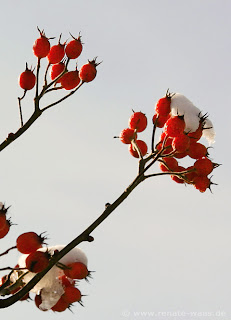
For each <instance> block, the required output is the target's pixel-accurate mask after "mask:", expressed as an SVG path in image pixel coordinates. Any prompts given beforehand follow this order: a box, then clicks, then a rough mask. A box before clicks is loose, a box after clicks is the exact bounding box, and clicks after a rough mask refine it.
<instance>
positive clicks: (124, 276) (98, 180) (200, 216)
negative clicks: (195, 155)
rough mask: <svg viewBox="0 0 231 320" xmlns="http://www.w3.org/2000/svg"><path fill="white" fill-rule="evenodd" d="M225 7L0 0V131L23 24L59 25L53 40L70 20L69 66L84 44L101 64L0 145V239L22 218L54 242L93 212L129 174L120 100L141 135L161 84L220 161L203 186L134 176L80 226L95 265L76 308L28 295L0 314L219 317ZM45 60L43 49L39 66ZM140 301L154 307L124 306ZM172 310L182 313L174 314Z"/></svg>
mask: <svg viewBox="0 0 231 320" xmlns="http://www.w3.org/2000/svg"><path fill="white" fill-rule="evenodd" d="M230 10H231V2H230V1H229V0H216V1H214V0H193V1H191V0H190V1H187V0H162V1H157V0H144V1H137V0H117V1H110V0H109V1H106V0H98V1H89V0H81V1H73V0H71V1H66V2H63V1H59V0H56V1H53V0H49V1H44V0H41V1H29V0H28V1H26V0H21V1H20V3H19V2H18V1H12V0H8V1H5V2H4V3H3V4H2V6H1V12H0V16H1V19H0V34H1V59H0V65H1V77H0V86H1V109H0V112H1V113H0V139H1V141H3V140H4V139H5V138H6V136H7V135H8V133H9V132H14V131H16V130H17V129H18V127H19V125H20V120H19V114H18V104H17V97H18V96H21V95H22V90H21V89H20V88H19V86H18V82H17V81H18V76H19V74H20V73H21V72H22V71H24V69H25V63H26V62H28V64H29V65H33V66H35V65H36V59H35V57H34V56H33V53H32V45H33V43H34V41H35V39H36V38H37V37H38V31H37V30H36V26H39V27H40V28H41V29H45V32H46V35H47V36H48V37H52V36H56V37H57V38H58V36H59V34H60V33H63V36H62V39H63V40H66V39H67V38H68V37H70V36H69V32H71V33H72V34H73V35H76V36H77V35H78V33H79V31H81V34H82V40H83V42H84V50H83V53H82V55H81V57H80V58H79V65H82V64H84V63H86V61H87V59H92V58H94V57H95V56H98V61H101V60H103V63H102V64H101V65H99V67H98V74H97V77H96V79H95V80H94V81H93V82H91V83H89V84H86V85H84V86H83V87H82V88H81V90H80V91H79V92H78V93H77V94H76V95H74V96H72V97H71V98H70V99H69V100H67V101H65V102H64V103H63V104H62V105H59V106H57V107H55V108H54V109H53V110H49V111H47V112H46V113H44V115H43V116H42V117H41V118H40V119H39V120H38V121H37V122H36V123H35V124H34V125H33V126H32V127H31V128H30V130H28V131H27V132H26V133H25V134H24V135H23V136H21V137H20V139H18V140H17V141H15V142H14V143H13V144H11V145H10V146H9V147H8V148H7V149H5V150H4V151H2V153H1V157H0V165H1V171H0V177H1V187H0V194H1V198H0V201H4V202H5V203H6V205H12V206H11V208H10V216H11V217H12V221H13V222H14V223H16V224H17V225H16V226H12V228H11V231H10V233H9V234H8V236H7V237H6V238H4V239H2V240H1V251H3V250H5V249H7V248H8V247H10V246H12V245H14V243H15V239H16V237H17V236H18V235H19V234H20V233H22V232H26V231H32V230H33V231H35V232H38V233H41V232H43V231H47V233H48V234H49V245H55V244H66V243H68V242H69V241H70V240H72V239H73V238H74V237H75V236H76V235H78V234H79V233H80V232H82V231H83V230H84V229H85V228H86V227H87V226H88V225H89V224H90V223H91V222H93V220H94V219H95V218H96V217H97V216H98V215H99V214H100V213H101V212H102V211H103V209H104V205H105V203H107V202H113V201H114V200H115V199H116V198H117V197H118V196H119V195H120V194H121V193H122V192H123V190H124V189H125V188H126V187H127V186H128V185H129V184H130V182H131V181H132V180H133V179H134V177H135V175H136V172H137V160H135V158H132V157H131V156H130V155H129V153H128V152H127V146H125V145H123V144H122V143H120V141H119V140H116V139H113V136H115V135H119V133H120V131H121V130H122V129H123V128H125V127H127V120H128V118H129V117H130V115H131V109H135V110H137V111H140V110H141V111H143V112H144V113H146V115H147V116H148V118H149V126H148V129H147V130H146V131H145V132H144V133H143V134H140V138H141V139H144V140H145V141H146V142H147V143H148V144H149V145H150V140H151V130H152V125H151V118H152V116H153V113H154V106H155V103H156V101H157V100H158V99H159V98H161V97H162V96H164V94H165V92H166V90H167V88H170V91H171V92H180V93H182V94H184V95H185V96H186V97H188V98H189V99H190V100H191V101H192V102H193V103H194V104H195V105H196V106H197V107H199V108H200V109H202V110H203V112H204V113H205V112H208V113H209V114H210V119H211V120H212V121H213V123H214V127H215V130H216V133H217V136H216V143H215V145H214V149H212V150H211V157H212V159H214V161H215V162H218V163H222V166H221V167H219V168H218V169H216V170H215V171H214V176H213V181H214V182H216V183H218V186H214V187H213V188H212V189H213V194H211V193H210V192H209V191H207V192H206V193H204V194H201V193H200V192H199V191H197V190H195V189H194V188H193V187H191V186H187V187H184V186H183V185H177V184H176V183H174V182H173V181H171V179H170V178H169V177H158V178H156V179H152V180H149V181H146V182H144V183H143V184H141V185H140V186H139V187H138V188H137V189H136V190H135V191H134V192H133V193H132V194H131V195H130V197H129V198H128V199H127V200H126V201H125V202H124V203H123V204H122V205H121V206H120V207H119V208H118V209H117V210H116V211H115V212H114V213H113V214H112V215H111V217H109V218H108V219H107V220H106V221H105V222H104V223H103V224H102V225H101V226H100V227H99V228H97V229H96V230H95V232H93V234H92V235H93V236H94V238H95V241H94V242H93V243H87V244H86V243H84V244H81V245H80V247H81V248H82V249H83V250H84V251H85V253H86V254H87V256H88V259H89V269H90V270H95V271H96V272H95V273H94V275H93V279H92V280H91V281H90V284H85V283H83V284H80V290H81V291H82V293H83V294H86V295H87V296H86V297H83V303H84V306H85V307H84V308H83V307H81V306H80V305H75V306H74V308H73V312H74V313H71V312H69V311H65V313H60V314H58V313H57V314H55V313H53V312H51V311H49V312H42V311H40V310H38V309H37V308H36V307H35V305H34V303H33V301H31V302H30V303H28V302H18V303H16V304H14V305H13V306H11V307H10V308H8V309H3V310H1V317H7V319H10V320H11V319H16V317H17V319H18V320H22V319H25V317H26V318H28V319H30V318H32V317H33V320H38V319H41V317H43V319H44V320H46V319H49V320H50V319H52V320H53V319H65V320H69V319H75V318H76V319H84V320H92V319H100V320H108V319H110V320H117V319H145V318H149V319H150V318H151V319H158V320H159V319H160V320H162V319H177V320H178V319H210V320H214V319H230V317H231V305H230V296H231V283H230V282H231V281H230V279H231V277H230V270H231V252H230V241H231V232H230V228H231V211H230V178H231V175H230V156H231V153H230V143H229V138H230V116H231V112H230V84H231V83H230V74H231V70H230V49H231V44H230V27H231V21H230ZM55 43H56V42H55V41H53V42H52V44H55ZM45 65H46V59H44V60H43V61H42V70H44V68H45ZM72 67H73V68H74V64H72ZM55 96H56V95H54V96H53V98H51V99H55ZM49 101H51V100H45V101H44V105H45V103H46V102H49ZM52 101H53V100H52ZM32 102H33V94H32V93H30V94H28V97H27V98H26V99H25V101H23V113H24V117H25V120H26V119H27V118H28V117H29V116H30V114H31V113H32V111H33V104H32ZM158 134H159V133H158ZM181 164H182V165H184V161H182V162H181ZM156 171H158V167H157V168H156ZM17 258H18V255H17V253H16V252H15V253H13V252H11V253H10V254H9V255H8V256H7V257H4V258H1V261H2V262H1V266H2V267H5V266H8V265H11V266H14V265H15V263H16V261H17ZM124 311H125V313H123V312H124ZM142 311H150V312H155V314H154V315H153V316H146V317H145V316H141V315H138V314H134V312H142ZM160 312H163V313H162V314H160ZM164 312H165V313H167V312H169V316H168V317H167V316H166V314H164ZM174 312H179V313H180V312H185V313H187V316H182V315H181V316H180V315H179V316H177V317H175V318H174ZM191 312H210V314H207V316H206V315H204V316H201V315H200V314H199V313H197V314H194V315H195V316H193V315H192V314H191ZM222 312H223V315H224V316H221V315H222ZM158 313H159V315H158ZM209 315H210V316H209Z"/></svg>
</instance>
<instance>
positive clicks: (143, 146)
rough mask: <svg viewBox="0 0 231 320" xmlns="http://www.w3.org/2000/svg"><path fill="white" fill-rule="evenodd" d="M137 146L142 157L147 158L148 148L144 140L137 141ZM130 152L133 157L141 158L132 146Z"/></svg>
mask: <svg viewBox="0 0 231 320" xmlns="http://www.w3.org/2000/svg"><path fill="white" fill-rule="evenodd" d="M136 144H137V146H138V148H139V149H140V153H141V155H142V156H145V155H146V153H147V151H148V147H147V145H146V143H145V142H144V141H143V140H136ZM128 150H129V152H130V153H131V155H132V156H133V157H135V158H139V154H138V152H137V151H136V149H135V148H134V147H133V145H132V144H130V145H129V147H128Z"/></svg>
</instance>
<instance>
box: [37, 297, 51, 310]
mask: <svg viewBox="0 0 231 320" xmlns="http://www.w3.org/2000/svg"><path fill="white" fill-rule="evenodd" d="M34 302H35V305H36V307H37V308H39V310H41V311H48V309H41V308H40V304H41V303H42V298H41V294H36V296H35V298H34Z"/></svg>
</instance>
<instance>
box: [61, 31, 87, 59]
mask: <svg viewBox="0 0 231 320" xmlns="http://www.w3.org/2000/svg"><path fill="white" fill-rule="evenodd" d="M72 38H73V40H71V41H70V42H68V44H67V46H66V49H65V52H66V56H67V57H68V58H69V59H76V58H78V56H79V55H80V54H81V52H82V49H83V46H82V42H81V37H80V36H79V37H78V38H77V39H76V38H74V37H73V36H72Z"/></svg>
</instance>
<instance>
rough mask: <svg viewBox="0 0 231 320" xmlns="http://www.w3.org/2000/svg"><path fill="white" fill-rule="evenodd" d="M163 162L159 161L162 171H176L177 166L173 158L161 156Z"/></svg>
mask: <svg viewBox="0 0 231 320" xmlns="http://www.w3.org/2000/svg"><path fill="white" fill-rule="evenodd" d="M162 160H163V161H164V163H162V162H160V170H161V171H163V172H168V171H169V170H170V171H176V170H177V168H178V162H177V160H176V159H175V158H172V157H169V158H162Z"/></svg>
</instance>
